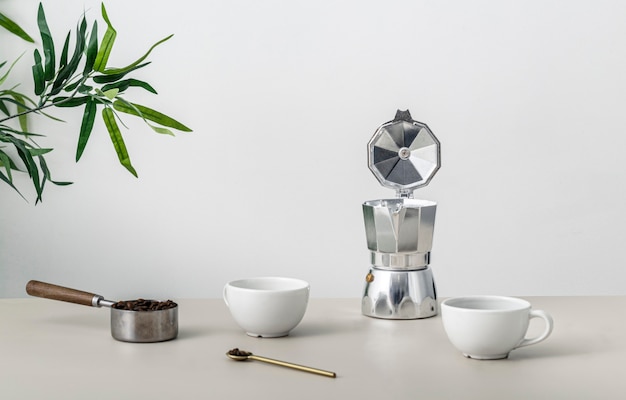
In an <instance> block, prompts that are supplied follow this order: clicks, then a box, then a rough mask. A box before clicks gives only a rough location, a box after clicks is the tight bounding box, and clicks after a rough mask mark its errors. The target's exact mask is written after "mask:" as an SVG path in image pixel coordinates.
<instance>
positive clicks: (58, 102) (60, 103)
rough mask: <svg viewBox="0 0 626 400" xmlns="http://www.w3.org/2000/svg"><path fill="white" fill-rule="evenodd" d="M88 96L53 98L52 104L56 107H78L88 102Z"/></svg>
mask: <svg viewBox="0 0 626 400" xmlns="http://www.w3.org/2000/svg"><path fill="white" fill-rule="evenodd" d="M89 99H90V97H89V96H82V97H61V96H59V97H55V98H54V99H52V104H54V105H55V106H56V107H78V106H82V105H83V104H86V103H87V102H88V101H89Z"/></svg>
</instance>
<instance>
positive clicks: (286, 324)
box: [224, 277, 310, 338]
mask: <svg viewBox="0 0 626 400" xmlns="http://www.w3.org/2000/svg"><path fill="white" fill-rule="evenodd" d="M309 292H310V286H309V283H308V282H306V281H303V280H300V279H294V278H284V277H259V278H249V279H241V280H236V281H232V282H229V283H227V284H226V286H224V302H225V303H226V305H227V306H228V308H229V310H230V313H231V315H232V316H233V318H234V319H235V322H237V324H238V325H239V326H240V327H241V328H243V330H244V331H246V333H247V334H248V335H249V336H254V337H266V338H270V337H282V336H287V335H288V334H289V332H290V331H291V330H292V329H293V328H295V327H296V326H297V325H298V324H299V323H300V321H301V320H302V318H303V317H304V313H305V312H306V308H307V305H308V302H309Z"/></svg>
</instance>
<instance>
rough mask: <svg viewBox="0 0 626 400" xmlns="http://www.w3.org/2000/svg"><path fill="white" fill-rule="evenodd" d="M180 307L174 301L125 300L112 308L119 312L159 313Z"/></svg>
mask: <svg viewBox="0 0 626 400" xmlns="http://www.w3.org/2000/svg"><path fill="white" fill-rule="evenodd" d="M176 306H178V304H176V303H174V302H173V301H172V300H167V301H157V300H144V299H137V300H123V301H118V302H117V303H115V304H113V305H112V307H113V308H116V309H118V310H129V311H158V310H168V309H170V308H174V307H176Z"/></svg>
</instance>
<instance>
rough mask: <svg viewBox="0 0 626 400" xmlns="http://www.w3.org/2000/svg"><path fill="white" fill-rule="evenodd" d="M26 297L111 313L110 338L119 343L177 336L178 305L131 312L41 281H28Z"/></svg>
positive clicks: (94, 297)
mask: <svg viewBox="0 0 626 400" xmlns="http://www.w3.org/2000/svg"><path fill="white" fill-rule="evenodd" d="M26 293H28V294H29V295H31V296H36V297H42V298H45V299H51V300H59V301H65V302H68V303H74V304H80V305H84V306H90V307H98V308H100V307H109V308H110V309H111V336H113V338H114V339H116V340H120V341H122V342H131V343H153V342H164V341H166V340H172V339H174V338H176V336H177V335H178V305H176V303H173V302H171V305H172V307H170V308H167V309H163V310H154V311H150V310H148V311H133V310H125V309H119V308H116V307H115V304H117V303H118V302H116V301H112V300H107V299H105V298H104V297H102V296H100V295H99V294H95V293H90V292H84V291H82V290H77V289H71V288H67V287H64V286H59V285H53V284H51V283H46V282H40V281H35V280H32V281H29V282H28V284H27V285H26Z"/></svg>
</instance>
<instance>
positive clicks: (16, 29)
mask: <svg viewBox="0 0 626 400" xmlns="http://www.w3.org/2000/svg"><path fill="white" fill-rule="evenodd" d="M0 26H1V27H3V28H5V29H6V30H8V31H9V32H11V33H12V34H14V35H16V36H19V37H21V38H22V39H24V40H26V41H27V42H30V43H35V40H33V38H32V37H30V35H28V33H26V32H25V31H24V30H23V29H22V28H21V27H20V26H19V25H18V24H16V23H15V22H14V21H13V20H11V19H10V18H9V17H7V16H6V15H4V14H2V13H0Z"/></svg>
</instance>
